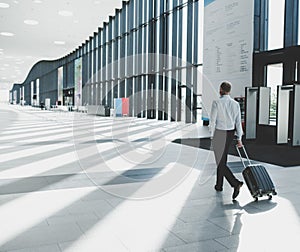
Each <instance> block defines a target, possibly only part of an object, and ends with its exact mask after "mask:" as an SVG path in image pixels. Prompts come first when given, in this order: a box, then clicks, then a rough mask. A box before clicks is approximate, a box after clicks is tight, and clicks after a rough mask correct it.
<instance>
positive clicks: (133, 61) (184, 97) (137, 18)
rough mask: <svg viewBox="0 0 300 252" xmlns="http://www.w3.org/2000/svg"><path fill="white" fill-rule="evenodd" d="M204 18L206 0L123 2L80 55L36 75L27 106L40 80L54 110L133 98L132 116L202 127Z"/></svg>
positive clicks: (29, 82) (33, 73)
mask: <svg viewBox="0 0 300 252" xmlns="http://www.w3.org/2000/svg"><path fill="white" fill-rule="evenodd" d="M202 11H203V1H199V0H153V1H148V0H139V1H138V0H130V1H123V3H122V8H121V9H116V10H115V14H114V16H110V17H109V20H108V22H104V23H103V26H102V27H101V28H99V29H98V31H97V32H95V33H94V34H93V36H91V37H89V39H88V40H86V41H85V42H84V43H83V44H82V45H81V46H79V47H78V48H77V49H76V50H74V51H73V52H71V53H70V54H68V55H67V56H65V57H63V58H61V59H59V60H56V61H54V62H49V64H47V65H45V64H40V66H39V68H43V69H44V71H38V70H37V69H36V67H33V68H32V70H31V74H29V76H28V78H27V79H26V81H25V82H24V83H23V85H24V86H25V87H26V86H28V87H29V88H25V96H26V95H27V96H28V97H27V98H26V99H27V100H28V101H32V97H33V94H32V92H33V91H32V90H35V89H36V79H39V80H40V83H39V85H40V93H39V98H40V100H41V101H42V100H45V99H46V98H50V100H51V104H53V105H54V104H55V103H56V102H57V101H58V99H60V100H61V99H62V104H63V105H73V106H74V105H75V106H81V105H105V106H107V107H109V108H113V107H114V99H115V98H129V116H137V117H146V118H149V119H150V118H156V119H159V120H170V121H181V120H183V121H185V122H187V123H191V122H195V121H196V114H197V113H196V107H197V104H196V103H197V102H196V101H197V96H199V91H198V86H199V82H200V78H199V76H200V74H199V73H200V72H201V69H202V54H201V52H202V28H201V29H200V28H199V27H202V16H203V15H202ZM79 63H80V64H79ZM58 71H60V72H62V73H63V75H62V76H60V75H58ZM58 76H60V80H58ZM58 82H62V83H63V92H62V94H63V96H64V97H63V98H61V97H58V91H57V86H58ZM78 85H81V88H82V90H81V89H80V87H79V86H78ZM199 90H200V89H199ZM67 97H69V98H67ZM64 101H68V102H64ZM70 101H73V102H71V104H70Z"/></svg>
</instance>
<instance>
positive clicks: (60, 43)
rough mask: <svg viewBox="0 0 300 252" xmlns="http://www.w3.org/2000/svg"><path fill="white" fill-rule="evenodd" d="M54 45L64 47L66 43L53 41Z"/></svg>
mask: <svg viewBox="0 0 300 252" xmlns="http://www.w3.org/2000/svg"><path fill="white" fill-rule="evenodd" d="M54 44H56V45H64V44H66V42H65V41H54Z"/></svg>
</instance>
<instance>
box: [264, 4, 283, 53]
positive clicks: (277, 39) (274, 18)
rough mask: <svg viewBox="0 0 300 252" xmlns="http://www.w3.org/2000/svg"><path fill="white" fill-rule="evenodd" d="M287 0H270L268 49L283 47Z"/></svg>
mask: <svg viewBox="0 0 300 252" xmlns="http://www.w3.org/2000/svg"><path fill="white" fill-rule="evenodd" d="M284 3H285V0H276V1H274V0H269V23H268V24H269V27H268V30H269V33H268V50H273V49H278V48H283V40H284Z"/></svg>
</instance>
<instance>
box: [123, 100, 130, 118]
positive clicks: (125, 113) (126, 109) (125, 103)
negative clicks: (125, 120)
mask: <svg viewBox="0 0 300 252" xmlns="http://www.w3.org/2000/svg"><path fill="white" fill-rule="evenodd" d="M122 115H123V116H128V115H129V98H122Z"/></svg>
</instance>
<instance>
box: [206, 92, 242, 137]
mask: <svg viewBox="0 0 300 252" xmlns="http://www.w3.org/2000/svg"><path fill="white" fill-rule="evenodd" d="M209 126H210V133H211V136H213V134H214V132H215V129H219V130H234V129H235V130H236V136H237V139H238V140H241V139H242V135H243V128H242V122H241V110H240V104H239V103H238V102H237V101H235V100H234V99H232V98H231V97H230V96H229V95H223V96H221V97H220V99H218V100H215V101H213V103H212V107H211V113H210V120H209Z"/></svg>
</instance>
